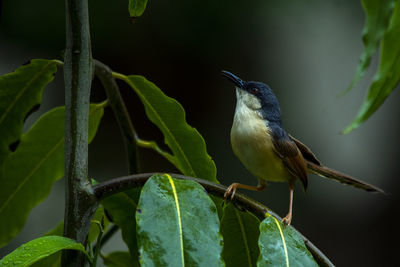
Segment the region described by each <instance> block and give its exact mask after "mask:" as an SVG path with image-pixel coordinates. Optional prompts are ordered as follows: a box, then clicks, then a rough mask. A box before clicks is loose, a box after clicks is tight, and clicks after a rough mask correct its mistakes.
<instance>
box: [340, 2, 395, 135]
mask: <svg viewBox="0 0 400 267" xmlns="http://www.w3.org/2000/svg"><path fill="white" fill-rule="evenodd" d="M399 81H400V1H396V2H395V7H394V11H393V15H392V18H391V20H390V24H389V28H388V29H387V31H386V33H385V34H384V36H383V38H382V44H381V49H380V63H379V70H378V72H377V74H376V75H375V77H374V80H373V82H372V84H371V86H370V87H369V90H368V95H367V97H366V99H365V100H364V103H363V104H362V106H361V108H360V111H359V112H358V114H357V116H356V118H355V120H354V121H353V122H352V123H351V124H350V125H349V126H348V127H347V128H346V129H345V130H344V131H343V133H349V132H351V131H352V130H354V129H356V128H357V127H359V126H360V125H361V124H362V123H363V122H364V121H365V120H367V119H368V118H369V117H370V116H371V115H372V114H373V113H374V112H375V111H376V110H377V109H378V108H379V107H380V106H381V105H382V104H383V102H384V101H385V100H386V98H387V97H388V96H389V94H390V93H391V92H392V91H393V89H395V88H396V87H397V85H398V84H399Z"/></svg>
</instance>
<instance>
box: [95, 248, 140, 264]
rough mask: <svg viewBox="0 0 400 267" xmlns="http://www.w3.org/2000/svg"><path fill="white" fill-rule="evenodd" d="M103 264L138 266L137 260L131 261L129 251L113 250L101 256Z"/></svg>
mask: <svg viewBox="0 0 400 267" xmlns="http://www.w3.org/2000/svg"><path fill="white" fill-rule="evenodd" d="M102 258H103V262H104V265H105V266H107V267H139V266H140V265H139V263H138V262H133V261H132V259H131V255H130V254H129V252H125V251H115V252H112V253H110V254H108V255H107V256H102Z"/></svg>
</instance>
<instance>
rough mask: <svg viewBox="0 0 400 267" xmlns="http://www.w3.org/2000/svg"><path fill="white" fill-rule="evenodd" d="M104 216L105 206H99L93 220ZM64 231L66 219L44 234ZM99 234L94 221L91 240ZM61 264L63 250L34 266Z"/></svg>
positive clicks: (53, 234) (90, 231)
mask: <svg viewBox="0 0 400 267" xmlns="http://www.w3.org/2000/svg"><path fill="white" fill-rule="evenodd" d="M103 216H104V208H103V206H101V205H100V206H99V207H98V208H97V210H96V213H95V214H94V216H93V219H92V221H93V220H98V221H100V220H101V218H102V217H103ZM108 223H109V222H108V220H105V227H104V228H106V227H107V225H108ZM63 232H64V221H62V222H60V223H59V224H58V225H57V226H56V227H55V228H53V229H51V230H50V231H48V232H47V233H45V234H44V235H43V236H62V235H63ZM98 234H99V228H98V226H97V225H96V224H95V223H92V225H91V226H90V230H89V237H88V239H89V242H90V243H92V242H93V241H94V240H96V237H97V235H98ZM60 264H61V251H59V252H56V253H54V254H52V255H50V256H48V257H46V258H43V259H41V260H40V261H38V262H36V263H34V264H33V265H32V266H34V267H41V266H46V267H57V266H60Z"/></svg>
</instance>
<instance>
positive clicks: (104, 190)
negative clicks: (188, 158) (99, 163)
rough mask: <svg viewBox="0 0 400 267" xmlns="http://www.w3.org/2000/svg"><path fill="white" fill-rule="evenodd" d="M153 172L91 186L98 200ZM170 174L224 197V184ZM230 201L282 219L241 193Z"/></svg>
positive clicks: (323, 261)
mask: <svg viewBox="0 0 400 267" xmlns="http://www.w3.org/2000/svg"><path fill="white" fill-rule="evenodd" d="M155 174H158V173H141V174H136V175H130V176H124V177H119V178H114V179H111V180H108V181H105V182H102V183H100V184H98V185H95V186H94V187H93V190H94V194H95V195H96V197H97V198H98V200H99V201H100V200H102V199H104V198H106V197H108V196H111V195H114V194H117V193H120V192H123V191H126V190H128V189H131V188H134V187H140V186H143V185H144V184H145V182H146V181H147V180H148V179H149V178H150V177H151V176H152V175H155ZM170 175H171V176H172V177H174V178H178V179H184V180H191V181H195V182H197V183H199V184H201V185H202V186H203V187H204V188H205V189H206V190H207V192H208V193H211V194H213V195H215V196H217V197H220V198H223V197H224V194H225V191H226V189H227V187H226V186H224V185H221V184H216V183H213V182H210V181H207V180H203V179H199V178H194V177H190V176H185V175H181V174H174V173H171V174H170ZM231 201H232V203H233V204H234V205H235V206H236V207H238V208H239V209H241V210H248V211H249V212H251V213H253V214H254V215H255V216H257V217H258V218H259V219H260V220H263V219H264V218H265V214H266V213H268V214H270V215H272V216H274V217H275V218H277V219H278V220H280V221H281V220H282V218H281V217H279V216H278V215H277V214H276V213H275V212H273V211H272V210H270V209H269V208H267V207H266V206H264V205H263V204H261V203H259V202H257V201H255V200H253V199H251V198H249V197H247V196H245V195H243V194H241V193H238V192H236V194H235V197H234V198H233V199H232V200H231ZM287 227H292V228H294V227H293V226H287ZM297 232H298V231H297ZM298 233H299V232H298ZM299 234H300V233H299ZM300 235H301V234H300ZM301 237H302V238H303V240H304V243H305V245H306V246H307V248H308V249H309V251H310V252H311V253H312V255H313V256H314V259H315V260H316V261H317V263H318V264H319V265H320V266H329V267H332V266H334V265H333V264H332V262H331V261H330V260H329V259H328V258H327V257H326V256H325V255H324V254H323V253H322V252H321V251H320V250H319V249H318V248H317V247H316V246H314V244H313V243H311V241H309V240H308V239H307V238H306V237H304V236H303V235H301Z"/></svg>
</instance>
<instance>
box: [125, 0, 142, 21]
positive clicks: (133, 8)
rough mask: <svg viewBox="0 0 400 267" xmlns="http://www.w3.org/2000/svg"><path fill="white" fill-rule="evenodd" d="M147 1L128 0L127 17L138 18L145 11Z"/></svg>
mask: <svg viewBox="0 0 400 267" xmlns="http://www.w3.org/2000/svg"><path fill="white" fill-rule="evenodd" d="M146 5H147V0H129V5H128V9H129V15H130V16H131V17H134V18H136V17H140V16H141V15H142V14H143V12H144V10H145V9H146Z"/></svg>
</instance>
